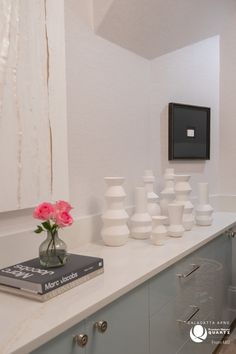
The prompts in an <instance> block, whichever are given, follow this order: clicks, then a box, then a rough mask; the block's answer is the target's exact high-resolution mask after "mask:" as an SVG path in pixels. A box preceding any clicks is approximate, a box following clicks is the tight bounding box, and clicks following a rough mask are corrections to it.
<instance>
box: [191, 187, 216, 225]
mask: <svg viewBox="0 0 236 354" xmlns="http://www.w3.org/2000/svg"><path fill="white" fill-rule="evenodd" d="M212 213H213V208H212V206H211V205H210V204H209V190H208V183H207V182H204V183H203V182H202V183H198V205H197V207H196V210H195V219H196V224H197V225H201V226H209V225H211V224H212V221H213V218H212Z"/></svg>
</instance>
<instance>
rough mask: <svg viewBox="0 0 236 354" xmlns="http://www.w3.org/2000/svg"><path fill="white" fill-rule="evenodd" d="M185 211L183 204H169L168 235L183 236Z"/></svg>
mask: <svg viewBox="0 0 236 354" xmlns="http://www.w3.org/2000/svg"><path fill="white" fill-rule="evenodd" d="M183 212H184V205H183V204H182V205H181V204H175V203H173V204H169V205H168V214H169V223H170V226H169V227H168V235H169V236H172V237H181V236H183V233H184V231H185V229H184V227H183V225H182V222H183Z"/></svg>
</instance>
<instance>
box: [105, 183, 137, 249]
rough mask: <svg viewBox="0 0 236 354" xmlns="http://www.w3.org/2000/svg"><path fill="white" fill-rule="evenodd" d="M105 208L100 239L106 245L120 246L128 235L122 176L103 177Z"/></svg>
mask: <svg viewBox="0 0 236 354" xmlns="http://www.w3.org/2000/svg"><path fill="white" fill-rule="evenodd" d="M104 179H105V182H106V184H107V190H106V193H105V198H106V201H107V210H106V211H105V212H104V213H103V215H102V221H103V228H102V231H101V235H102V239H103V241H104V243H105V244H106V245H107V246H122V245H124V244H125V243H126V241H127V240H128V237H129V234H130V232H129V228H128V226H127V220H128V214H127V212H126V210H125V208H124V200H125V196H126V194H125V191H124V188H123V186H122V184H123V182H124V177H105V178H104Z"/></svg>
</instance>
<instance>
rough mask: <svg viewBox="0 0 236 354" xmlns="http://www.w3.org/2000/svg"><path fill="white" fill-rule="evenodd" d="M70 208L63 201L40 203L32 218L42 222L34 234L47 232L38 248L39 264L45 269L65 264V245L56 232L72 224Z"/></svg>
mask: <svg viewBox="0 0 236 354" xmlns="http://www.w3.org/2000/svg"><path fill="white" fill-rule="evenodd" d="M71 209H72V206H71V205H70V204H69V203H68V202H65V201H63V200H59V201H57V202H56V203H55V204H52V203H47V202H44V203H41V204H39V205H38V206H37V207H36V208H35V209H34V213H33V216H34V218H36V219H39V220H42V222H41V224H40V225H37V229H36V230H34V232H35V233H37V234H39V233H41V232H44V231H46V232H47V239H46V240H45V241H44V242H43V243H42V244H41V245H40V247H39V259H40V263H41V264H42V265H43V266H45V267H57V266H60V265H63V264H65V263H66V259H67V254H66V244H65V242H64V241H62V240H61V239H60V238H59V237H58V230H59V229H61V228H64V227H66V226H70V225H72V223H73V218H72V216H71V215H70V211H71Z"/></svg>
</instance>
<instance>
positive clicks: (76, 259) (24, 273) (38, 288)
mask: <svg viewBox="0 0 236 354" xmlns="http://www.w3.org/2000/svg"><path fill="white" fill-rule="evenodd" d="M103 267H104V264H103V259H102V258H98V257H90V256H83V255H77V254H68V259H67V263H66V264H65V265H63V266H62V267H58V268H45V267H43V266H41V265H40V262H39V258H34V259H31V260H28V261H25V262H22V263H18V264H15V265H12V266H9V267H6V268H3V269H1V270H0V290H3V291H6V292H10V293H15V294H18V295H23V296H27V297H30V298H35V299H36V300H40V301H46V300H48V299H49V298H51V297H54V296H56V295H59V293H62V292H64V291H67V290H69V289H70V288H72V287H74V286H76V285H78V284H81V283H83V282H85V281H87V280H89V279H91V278H93V277H95V276H96V275H99V274H101V273H103V271H104V268H103Z"/></svg>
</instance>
